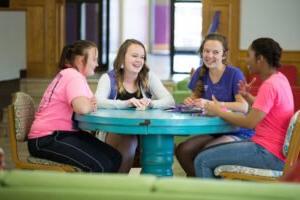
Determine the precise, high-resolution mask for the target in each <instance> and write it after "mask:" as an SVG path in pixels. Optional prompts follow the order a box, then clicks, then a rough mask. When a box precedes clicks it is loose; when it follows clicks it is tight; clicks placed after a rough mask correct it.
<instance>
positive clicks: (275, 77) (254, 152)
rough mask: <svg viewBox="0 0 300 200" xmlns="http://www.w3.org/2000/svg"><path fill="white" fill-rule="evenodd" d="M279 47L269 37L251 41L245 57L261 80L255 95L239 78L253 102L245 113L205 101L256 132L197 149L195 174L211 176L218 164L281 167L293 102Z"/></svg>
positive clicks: (213, 112)
mask: <svg viewBox="0 0 300 200" xmlns="http://www.w3.org/2000/svg"><path fill="white" fill-rule="evenodd" d="M281 51H282V49H281V47H280V46H279V44H278V43H277V42H276V41H274V40H273V39H271V38H259V39H256V40H254V41H253V42H252V44H251V45H250V47H249V50H248V58H247V62H248V65H249V69H250V71H251V72H252V73H255V74H258V75H259V76H260V77H261V78H262V80H264V82H263V84H262V85H261V87H260V88H259V91H258V93H257V96H256V97H253V96H252V95H251V94H250V93H249V88H250V86H251V83H249V84H247V83H246V82H244V81H241V82H240V94H241V95H242V96H243V97H244V98H245V99H246V100H247V101H248V103H249V105H252V107H251V109H250V111H249V112H248V114H247V115H240V114H236V113H232V112H223V111H222V106H221V105H220V102H218V100H217V99H215V98H214V101H213V102H212V103H209V104H206V105H205V109H206V110H207V112H208V113H209V114H211V115H217V116H219V117H221V118H223V119H224V120H226V121H227V122H229V123H232V124H234V125H236V126H240V127H245V128H255V134H254V135H253V137H252V138H251V139H250V140H245V141H241V142H232V143H227V144H223V145H219V146H215V147H211V148H208V149H207V150H204V151H202V152H200V153H199V154H198V155H197V157H196V158H195V161H194V166H195V171H196V176H198V177H206V178H213V177H215V176H214V173H213V170H214V169H215V168H216V167H217V166H219V165H241V166H247V167H254V168H261V169H272V170H282V169H283V166H284V162H285V157H284V155H283V154H282V146H283V143H284V139H285V134H286V130H287V127H288V124H289V120H290V118H291V117H292V115H293V113H294V102H293V94H292V90H291V87H290V85H289V82H288V80H287V78H286V77H285V76H284V75H283V74H282V73H280V72H278V71H277V69H278V67H279V66H280V63H279V61H280V57H281ZM252 82H253V81H252ZM283 88H284V89H283Z"/></svg>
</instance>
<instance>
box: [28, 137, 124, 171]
mask: <svg viewBox="0 0 300 200" xmlns="http://www.w3.org/2000/svg"><path fill="white" fill-rule="evenodd" d="M28 149H29V152H30V154H31V155H32V156H34V157H38V158H44V159H48V160H52V161H55V162H59V163H64V164H70V165H73V166H76V167H78V168H80V169H82V170H83V171H86V172H117V171H118V170H119V167H120V165H121V160H122V157H121V154H120V153H119V152H118V151H117V150H116V149H114V148H113V147H111V146H109V145H108V144H105V143H103V142H102V141H100V140H99V139H97V138H95V137H94V136H92V135H91V134H89V133H86V132H80V131H55V132H54V133H53V134H52V135H48V136H44V137H40V138H34V139H29V140H28Z"/></svg>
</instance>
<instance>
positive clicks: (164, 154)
mask: <svg viewBox="0 0 300 200" xmlns="http://www.w3.org/2000/svg"><path fill="white" fill-rule="evenodd" d="M140 144H141V147H140V148H141V165H142V173H143V174H154V175H156V176H173V170H172V165H173V155H174V136H173V135H142V136H141V143H140Z"/></svg>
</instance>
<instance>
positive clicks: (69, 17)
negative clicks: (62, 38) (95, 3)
mask: <svg viewBox="0 0 300 200" xmlns="http://www.w3.org/2000/svg"><path fill="white" fill-rule="evenodd" d="M77 15H78V13H77V7H76V4H75V3H67V6H66V44H71V43H73V42H74V41H76V40H77V38H78V37H79V36H78V35H77V33H78V31H77V30H78V28H79V27H77V24H78V23H77Z"/></svg>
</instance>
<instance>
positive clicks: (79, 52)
mask: <svg viewBox="0 0 300 200" xmlns="http://www.w3.org/2000/svg"><path fill="white" fill-rule="evenodd" d="M90 48H97V45H96V44H95V43H93V42H91V41H87V40H78V41H76V42H74V43H73V44H69V45H66V46H64V48H63V50H62V53H61V56H60V60H59V64H58V67H59V68H60V69H66V68H69V67H73V68H75V69H77V67H76V66H75V65H74V61H75V57H76V56H84V62H85V63H86V62H87V60H88V56H89V55H88V50H89V49H90Z"/></svg>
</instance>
